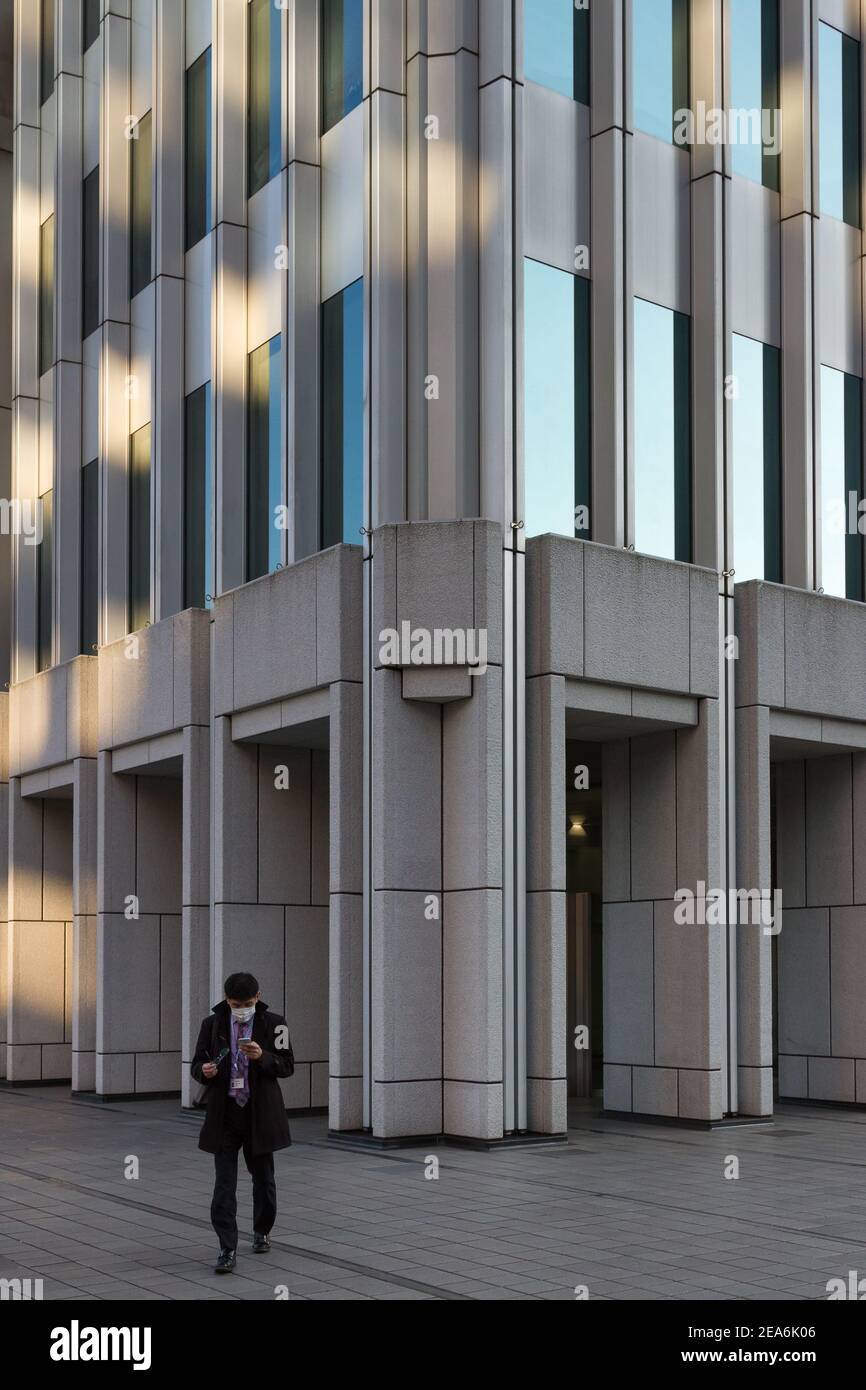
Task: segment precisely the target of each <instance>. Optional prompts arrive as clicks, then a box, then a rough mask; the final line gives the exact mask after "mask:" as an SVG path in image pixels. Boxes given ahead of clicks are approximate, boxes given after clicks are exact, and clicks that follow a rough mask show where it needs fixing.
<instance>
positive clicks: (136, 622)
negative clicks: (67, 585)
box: [129, 425, 150, 632]
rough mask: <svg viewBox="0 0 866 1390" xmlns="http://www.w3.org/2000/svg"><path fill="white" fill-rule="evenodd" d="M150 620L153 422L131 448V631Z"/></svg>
mask: <svg viewBox="0 0 866 1390" xmlns="http://www.w3.org/2000/svg"><path fill="white" fill-rule="evenodd" d="M149 622H150V425H144V426H143V428H142V429H140V430H137V431H136V432H135V434H134V435H133V436H132V438H131V440H130V450H129V631H130V632H137V631H138V629H139V628H142V627H144V626H145V624H146V623H149Z"/></svg>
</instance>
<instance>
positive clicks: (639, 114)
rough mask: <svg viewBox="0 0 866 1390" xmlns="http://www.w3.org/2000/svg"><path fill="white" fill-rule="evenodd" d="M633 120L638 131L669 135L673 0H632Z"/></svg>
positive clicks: (672, 107) (670, 129) (671, 117)
mask: <svg viewBox="0 0 866 1390" xmlns="http://www.w3.org/2000/svg"><path fill="white" fill-rule="evenodd" d="M633 3H634V27H633V31H632V32H633V38H634V46H633V50H632V52H633V61H632V70H633V73H634V79H633V80H634V123H635V125H636V126H637V128H638V129H639V130H645V131H646V132H647V133H648V134H649V135H656V136H658V138H659V140H667V141H668V142H669V143H670V142H671V140H672V138H673V110H674V96H673V89H674V27H673V0H633Z"/></svg>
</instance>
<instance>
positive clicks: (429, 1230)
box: [0, 1087, 866, 1300]
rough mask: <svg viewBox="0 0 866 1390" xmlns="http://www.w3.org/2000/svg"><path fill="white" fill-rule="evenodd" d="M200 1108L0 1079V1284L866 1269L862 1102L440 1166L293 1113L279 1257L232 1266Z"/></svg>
mask: <svg viewBox="0 0 866 1390" xmlns="http://www.w3.org/2000/svg"><path fill="white" fill-rule="evenodd" d="M199 1123H200V1121H199V1119H198V1116H196V1115H189V1114H182V1113H181V1112H180V1111H179V1108H178V1104H177V1102H176V1101H172V1100H154V1101H143V1102H136V1103H128V1104H113V1105H100V1104H98V1103H89V1102H81V1101H76V1100H73V1099H72V1097H71V1095H70V1093H69V1091H68V1090H67V1089H65V1088H62V1087H45V1088H39V1089H37V1088H34V1089H32V1090H29V1089H25V1090H15V1091H11V1090H8V1089H6V1090H0V1278H5V1279H15V1278H20V1279H27V1278H30V1279H42V1281H43V1285H42V1290H43V1297H44V1298H45V1299H61V1300H63V1299H80V1300H115V1299H133V1300H134V1299H171V1300H179V1299H183V1300H187V1299H221V1300H233V1299H256V1300H273V1299H275V1298H286V1297H289V1298H292V1299H295V1298H298V1299H394V1300H400V1299H412V1300H414V1299H448V1300H454V1299H478V1300H497V1299H554V1300H558V1299H562V1300H573V1299H574V1298H575V1290H576V1288H578V1287H579V1286H583V1287H585V1289H586V1290H587V1293H588V1297H589V1298H590V1299H614V1300H615V1299H680V1300H682V1299H710V1300H712V1299H746V1300H764V1299H785V1300H804V1299H821V1298H826V1297H827V1293H826V1285H827V1281H828V1280H829V1279H832V1278H839V1277H841V1278H843V1279H845V1280H846V1281H847V1279H848V1276H849V1271H850V1270H857V1271H860V1277H862V1276H863V1275H866V1188H864V1178H866V1114H863V1113H860V1112H857V1111H844V1110H831V1109H819V1108H811V1107H796V1106H787V1107H783V1108H782V1109H781V1110H780V1111H779V1113H778V1114H777V1116H776V1119H775V1122H774V1123H773V1124H767V1125H760V1126H758V1125H755V1126H742V1127H736V1128H729V1129H723V1130H715V1131H711V1132H708V1131H703V1130H694V1129H680V1128H674V1127H664V1126H661V1125H655V1124H640V1123H633V1122H624V1121H620V1120H612V1119H605V1118H602V1117H601V1116H599V1115H598V1114H597V1113H595V1112H593V1111H582V1112H577V1113H575V1114H574V1115H573V1117H572V1128H571V1130H570V1132H569V1140H568V1144H567V1145H561V1146H559V1147H545V1148H523V1149H517V1148H516V1149H510V1150H504V1151H498V1152H494V1153H488V1152H483V1151H477V1150H470V1149H458V1148H452V1147H439V1148H436V1149H434V1150H432V1154H433V1155H434V1156H435V1157H436V1158H437V1159H438V1164H439V1168H438V1177H428V1176H426V1174H428V1173H430V1172H431V1169H432V1167H433V1165H431V1164H430V1162H429V1158H430V1154H431V1151H430V1150H428V1149H423V1148H422V1149H400V1150H390V1151H381V1150H366V1149H365V1150H358V1149H347V1148H344V1147H336V1146H334V1145H333V1144H332V1143H330V1142H329V1140H328V1138H327V1129H326V1125H327V1121H326V1119H325V1118H324V1117H321V1118H317V1117H304V1118H302V1119H295V1120H294V1121H293V1123H292V1129H293V1134H294V1138H295V1143H294V1146H293V1147H292V1148H291V1149H290V1150H287V1151H285V1152H282V1153H279V1154H277V1155H276V1163H277V1181H278V1189H279V1201H280V1213H279V1216H278V1219H277V1225H276V1227H275V1229H274V1232H273V1249H272V1252H271V1254H270V1255H265V1256H253V1255H252V1254H251V1253H250V1252H249V1245H248V1243H247V1242H246V1241H245V1239H244V1235H243V1234H242V1240H241V1246H240V1249H239V1254H238V1269H237V1272H236V1273H235V1274H234V1275H231V1276H227V1277H222V1278H220V1277H217V1276H215V1275H214V1274H213V1273H212V1270H211V1266H212V1264H213V1261H214V1257H215V1254H216V1241H215V1238H214V1235H213V1232H212V1230H211V1227H210V1222H209V1219H208V1209H209V1204H210V1194H211V1185H212V1167H213V1165H212V1159H211V1158H210V1156H209V1155H207V1154H204V1153H201V1152H200V1151H199V1150H198V1148H197V1147H196V1140H197V1128H198V1124H199ZM732 1158H736V1159H737V1160H738V1162H739V1177H738V1178H726V1177H725V1173H726V1171H727V1172H731V1171H733V1168H734V1165H733V1164H732V1163H731V1161H730V1160H731V1159H732ZM135 1171H137V1172H138V1176H137V1177H125V1176H124V1174H125V1172H129V1173H133V1172H135ZM241 1171H242V1173H243V1176H242V1177H241V1179H240V1181H239V1193H240V1196H241V1199H242V1200H241V1205H240V1213H239V1224H240V1227H241V1231H242V1233H243V1232H245V1231H247V1230H248V1229H249V1224H250V1201H249V1196H250V1189H249V1180H248V1178H247V1176H246V1173H245V1172H244V1171H243V1165H242V1164H241Z"/></svg>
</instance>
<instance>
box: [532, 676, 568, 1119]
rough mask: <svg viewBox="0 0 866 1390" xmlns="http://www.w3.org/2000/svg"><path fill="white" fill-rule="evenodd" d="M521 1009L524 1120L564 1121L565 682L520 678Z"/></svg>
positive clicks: (544, 677)
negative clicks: (523, 951) (523, 948)
mask: <svg viewBox="0 0 866 1390" xmlns="http://www.w3.org/2000/svg"><path fill="white" fill-rule="evenodd" d="M526 737H527V747H526V839H527V843H526V900H527V930H526V973H527V981H526V1013H527V1076H528V1096H527V1102H528V1124H529V1129H530V1130H532V1131H534V1132H535V1133H538V1134H562V1133H564V1131H565V1129H566V1124H567V1105H568V1101H567V1095H568V1081H567V1076H566V1047H567V1039H566V1033H565V1028H566V965H565V953H566V942H565V681H564V679H563V678H562V676H547V675H541V676H535V677H534V678H533V679H531V680H529V681H527V682H526Z"/></svg>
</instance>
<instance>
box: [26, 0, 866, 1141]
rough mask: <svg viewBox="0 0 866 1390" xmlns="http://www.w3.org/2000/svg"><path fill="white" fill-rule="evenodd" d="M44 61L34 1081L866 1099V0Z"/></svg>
mask: <svg viewBox="0 0 866 1390" xmlns="http://www.w3.org/2000/svg"><path fill="white" fill-rule="evenodd" d="M13 11H14V13H13ZM0 34H2V37H0V218H2V225H0V314H2V325H3V328H2V330H0V478H5V479H6V480H7V481H6V482H5V483H3V487H5V488H6V492H5V497H6V517H5V525H4V528H3V529H4V535H3V536H2V537H0V544H5V545H6V549H5V550H0V563H2V569H3V576H4V580H3V583H4V589H5V605H4V604H0V646H2V648H3V652H4V657H5V654H6V653H7V652H8V657H9V670H8V677H9V685H8V693H6V694H4V695H3V696H2V699H0V706H2V728H0V759H2V788H0V790H2V807H3V814H4V816H5V817H6V821H5V825H8V855H7V856H5V857H4V858H3V860H2V866H3V868H4V870H5V871H6V873H7V877H8V916H7V920H6V921H4V922H3V923H2V924H0V1075H3V1076H5V1079H6V1083H7V1084H9V1085H13V1086H15V1085H32V1084H34V1083H38V1082H52V1081H56V1082H67V1083H68V1082H70V1081H71V1085H72V1088H73V1091H74V1092H75V1093H77V1094H89V1095H95V1096H97V1097H102V1098H105V1099H113V1100H116V1099H119V1098H124V1097H130V1096H136V1097H138V1096H144V1095H148V1094H151V1095H154V1094H155V1095H159V1094H166V1093H169V1094H174V1093H179V1094H180V1097H181V1101H182V1103H184V1104H188V1103H189V1102H190V1083H189V1074H188V1073H189V1062H190V1057H191V1049H192V1046H193V1044H194V1040H195V1037H196V1034H197V1028H198V1024H199V1021H200V1019H201V1018H202V1017H203V1016H204V1015H205V1014H206V1013H207V1012H208V1010H209V1008H210V1005H211V1004H212V1003H213V1002H214V1001H215V1000H216V999H217V998H218V997H219V996H220V993H221V981H222V980H223V979H224V977H225V975H226V974H227V973H229V972H230V971H233V970H237V969H249V970H252V971H253V972H254V973H255V974H256V975H257V976H258V977H259V979H260V980H261V983H262V988H263V995H264V997H265V998H266V999H267V1000H268V1001H269V1002H270V1003H271V1005H272V1006H274V1007H276V1008H279V1009H280V1010H282V1011H285V1013H286V1014H287V1016H288V1018H289V1021H290V1025H291V1029H292V1036H293V1043H294V1052H295V1058H296V1071H295V1075H294V1076H293V1077H292V1078H291V1079H290V1080H289V1081H288V1082H286V1083H284V1089H285V1097H286V1104H287V1106H288V1107H289V1108H290V1109H294V1110H305V1109H321V1108H325V1107H326V1108H327V1111H328V1116H329V1126H330V1129H331V1130H332V1131H333V1132H335V1133H344V1134H353V1135H358V1134H360V1133H366V1134H368V1135H370V1136H371V1137H372V1138H373V1139H375V1140H377V1141H389V1140H394V1141H399V1140H407V1139H412V1138H418V1137H421V1136H424V1137H425V1138H426V1137H431V1136H439V1135H445V1136H448V1137H451V1138H453V1139H456V1140H462V1141H468V1142H480V1143H496V1142H498V1141H501V1140H504V1139H506V1138H508V1137H512V1136H518V1135H536V1136H541V1137H548V1138H549V1137H551V1136H556V1135H561V1134H563V1133H564V1131H565V1130H566V1127H567V1112H568V1103H569V1099H570V1098H572V1097H573V1098H575V1099H580V1098H582V1099H584V1100H589V1099H590V1098H591V1097H593V1096H596V1097H598V1096H601V1097H602V1099H603V1104H604V1106H605V1108H606V1109H607V1110H609V1111H613V1112H622V1113H628V1114H642V1115H647V1116H654V1117H664V1118H670V1119H677V1120H681V1121H688V1122H697V1123H710V1122H717V1121H721V1120H723V1119H725V1118H728V1117H737V1118H761V1117H768V1116H770V1115H771V1114H772V1111H773V1105H774V1097H775V1096H776V1095H778V1096H781V1097H783V1098H792V1099H811V1100H821V1101H830V1102H838V1103H847V1104H856V1103H860V1104H862V1103H866V1003H864V1000H866V871H864V869H863V866H862V864H861V861H860V858H859V854H858V851H857V845H858V844H863V845H866V607H864V597H866V590H864V547H863V535H862V532H861V528H860V519H861V515H862V512H861V501H862V498H863V496H864V492H863V412H864V393H863V390H862V385H861V383H862V377H863V370H864V341H866V338H864V335H866V320H864V310H866V306H864V265H866V258H864V251H866V248H864V245H863V231H862V226H863V206H862V203H863V199H862V193H861V188H862V155H861V146H862V131H863V126H864V104H863V96H864V92H866V73H864V61H866V3H862V4H861V0H589V3H587V4H580V3H578V4H575V3H574V0H280V3H275V0H15V3H14V6H13V5H12V4H10V3H9V0H5V3H4V4H2V5H0ZM7 326H8V327H9V328H11V332H7V331H6V329H7ZM863 530H866V522H864V524H863ZM4 613H5V614H7V615H8V616H7V617H6V618H4V617H3V614H4ZM4 623H5V627H4ZM2 842H3V843H6V836H5V831H4V833H3V836H2ZM774 893H775V894H777V895H779V896H778V897H777V898H774V896H773V895H774ZM746 895H748V897H746ZM0 900H2V901H3V903H6V902H7V895H6V894H5V893H0ZM779 900H780V901H779ZM780 903H781V905H780ZM721 904H723V907H722V906H720V905H721Z"/></svg>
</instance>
